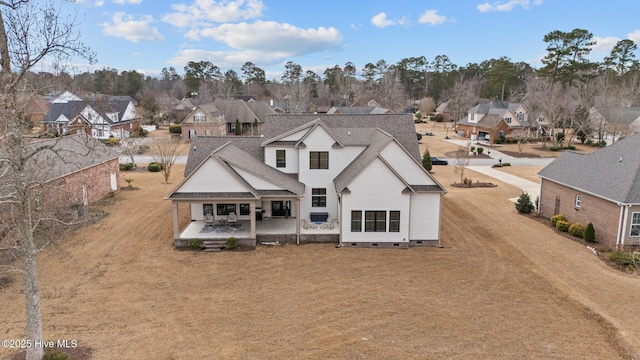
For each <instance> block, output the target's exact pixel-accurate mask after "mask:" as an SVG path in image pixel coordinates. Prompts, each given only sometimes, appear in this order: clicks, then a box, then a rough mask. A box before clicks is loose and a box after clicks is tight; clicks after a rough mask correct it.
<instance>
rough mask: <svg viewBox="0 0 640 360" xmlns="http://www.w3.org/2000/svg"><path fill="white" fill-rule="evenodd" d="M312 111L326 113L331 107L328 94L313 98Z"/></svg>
mask: <svg viewBox="0 0 640 360" xmlns="http://www.w3.org/2000/svg"><path fill="white" fill-rule="evenodd" d="M311 104H312V105H311V109H310V111H309V112H311V113H319V114H326V113H327V111H329V109H331V99H330V98H329V97H328V96H321V97H318V98H313V99H311Z"/></svg>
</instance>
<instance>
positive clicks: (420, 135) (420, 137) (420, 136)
mask: <svg viewBox="0 0 640 360" xmlns="http://www.w3.org/2000/svg"><path fill="white" fill-rule="evenodd" d="M416 137H417V138H418V141H420V140H422V134H420V133H419V132H417V133H416Z"/></svg>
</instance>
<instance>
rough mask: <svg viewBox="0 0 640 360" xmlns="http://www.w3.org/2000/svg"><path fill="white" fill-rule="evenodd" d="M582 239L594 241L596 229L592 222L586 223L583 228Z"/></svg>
mask: <svg viewBox="0 0 640 360" xmlns="http://www.w3.org/2000/svg"><path fill="white" fill-rule="evenodd" d="M584 241H586V242H596V229H595V228H594V227H593V224H592V223H589V224H587V227H586V229H584Z"/></svg>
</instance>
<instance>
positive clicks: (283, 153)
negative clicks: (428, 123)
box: [166, 114, 445, 248]
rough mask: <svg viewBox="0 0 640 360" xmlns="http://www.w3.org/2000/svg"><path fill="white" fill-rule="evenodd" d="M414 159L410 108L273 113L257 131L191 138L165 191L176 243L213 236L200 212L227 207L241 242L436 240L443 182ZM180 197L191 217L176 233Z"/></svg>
mask: <svg viewBox="0 0 640 360" xmlns="http://www.w3.org/2000/svg"><path fill="white" fill-rule="evenodd" d="M420 160H421V157H420V154H419V150H418V142H417V138H416V135H415V128H414V125H413V119H412V116H411V115H363V114H359V115H317V114H316V115H270V116H268V117H267V121H265V131H264V135H263V136H246V137H223V136H212V137H208V136H197V137H195V138H194V139H193V140H192V143H191V148H190V152H189V158H188V162H187V166H186V168H185V178H184V180H183V181H182V182H181V183H180V184H179V185H178V186H177V187H176V188H175V189H174V190H173V191H172V192H171V193H170V194H169V195H168V196H167V197H166V198H167V199H169V200H171V202H172V209H173V222H174V243H175V244H176V246H184V245H185V244H186V243H187V242H188V241H189V240H190V239H192V238H202V239H207V238H209V237H211V236H212V235H211V234H210V233H207V232H205V233H203V232H202V230H203V229H204V228H205V226H206V224H204V220H205V215H207V214H210V215H213V216H214V218H215V220H222V221H224V220H225V217H226V216H228V214H229V213H230V212H233V213H235V214H237V215H238V216H239V220H240V222H241V223H242V222H244V223H245V224H246V225H247V226H246V227H245V228H242V227H241V228H242V229H243V232H241V233H239V234H237V235H236V237H239V239H240V240H241V242H243V243H245V244H248V245H255V244H256V243H261V242H264V241H265V240H267V241H272V240H274V239H277V240H278V241H280V242H290V243H301V242H314V241H332V242H336V243H339V244H340V245H342V246H355V247H357V246H360V247H362V246H365V247H368V246H370V247H376V246H380V247H384V246H388V247H401V248H406V247H408V246H410V245H411V246H438V245H439V241H440V208H441V206H440V202H441V196H442V195H443V194H444V193H445V189H444V188H443V187H442V186H441V185H440V184H439V183H438V182H437V181H436V180H435V179H434V178H433V177H432V176H431V175H430V174H429V173H428V172H427V171H425V169H424V168H423V167H422V164H421V161H420ZM181 204H182V205H185V206H187V207H188V209H189V213H190V217H191V220H192V221H191V223H190V224H189V226H187V228H185V229H182V230H181V229H179V227H178V209H179V206H180V205H181ZM274 224H279V225H278V226H275V227H276V229H274ZM244 229H246V230H244ZM274 234H276V235H274ZM223 236H228V235H223Z"/></svg>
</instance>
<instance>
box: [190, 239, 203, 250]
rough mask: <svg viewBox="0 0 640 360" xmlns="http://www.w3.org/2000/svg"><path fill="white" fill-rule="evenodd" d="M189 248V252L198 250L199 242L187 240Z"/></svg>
mask: <svg viewBox="0 0 640 360" xmlns="http://www.w3.org/2000/svg"><path fill="white" fill-rule="evenodd" d="M189 248H191V250H198V249H200V240H198V239H191V240H189Z"/></svg>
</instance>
